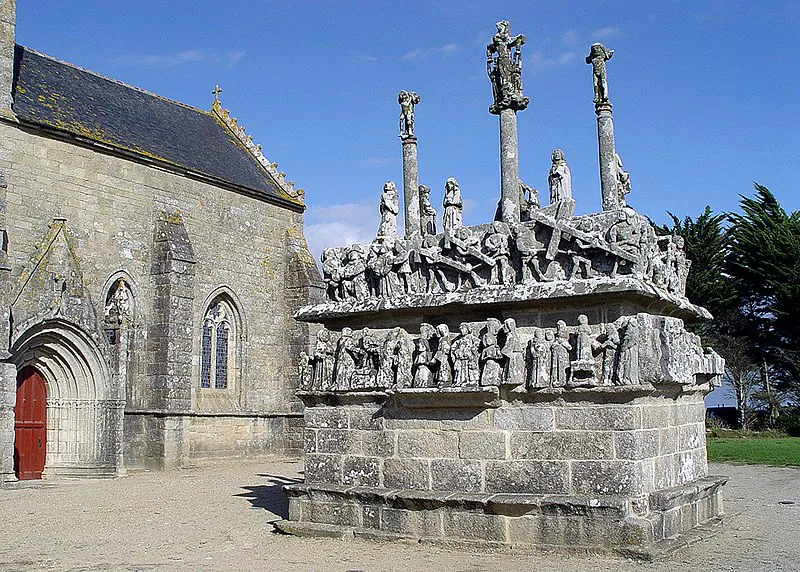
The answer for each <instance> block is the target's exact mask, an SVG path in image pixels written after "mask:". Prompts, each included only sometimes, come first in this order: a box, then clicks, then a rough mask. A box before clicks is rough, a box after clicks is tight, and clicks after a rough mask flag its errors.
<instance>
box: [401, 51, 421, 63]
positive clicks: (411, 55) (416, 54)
mask: <svg viewBox="0 0 800 572" xmlns="http://www.w3.org/2000/svg"><path fill="white" fill-rule="evenodd" d="M424 55H425V54H424V53H423V51H422V50H421V49H419V48H417V49H416V50H411V51H410V52H406V53H404V54H403V55H402V56H400V59H401V60H403V61H404V62H407V61H411V60H418V59H420V58H421V57H423V56H424Z"/></svg>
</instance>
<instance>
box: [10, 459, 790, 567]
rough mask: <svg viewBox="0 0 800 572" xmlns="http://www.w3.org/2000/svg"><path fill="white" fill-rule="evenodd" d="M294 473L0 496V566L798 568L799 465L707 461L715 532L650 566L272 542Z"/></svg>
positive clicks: (33, 488)
mask: <svg viewBox="0 0 800 572" xmlns="http://www.w3.org/2000/svg"><path fill="white" fill-rule="evenodd" d="M301 469H302V465H301V463H299V462H297V461H292V460H286V459H277V458H274V459H272V458H269V459H258V460H243V461H234V462H231V463H230V464H227V465H221V464H216V465H207V466H200V467H195V468H190V469H179V470H174V471H168V472H164V473H149V472H148V473H138V474H133V475H130V476H128V477H125V478H121V479H115V480H76V481H72V480H62V481H50V482H40V483H39V484H36V485H29V484H27V485H24V486H15V487H14V488H5V489H0V516H2V528H0V570H15V571H16V570H20V571H28V570H81V571H91V570H126V571H138V570H158V571H172V570H177V571H183V570H186V571H189V570H191V571H194V570H258V571H260V572H261V571H268V570H280V571H295V570H297V571H307V570H320V571H341V572H346V571H348V570H364V571H368V572H373V571H379V570H402V571H403V572H410V571H414V570H424V571H425V572H438V571H472V570H475V571H478V570H514V569H519V570H542V571H564V572H572V571H574V572H578V571H585V570H622V571H627V570H652V571H659V572H660V571H664V572H666V571H692V572H700V571H702V570H713V571H714V572H719V571H722V572H728V571H759V572H760V571H772V570H797V571H800V469H779V468H769V467H753V466H734V465H712V472H713V473H715V474H728V475H730V476H731V480H730V482H729V484H728V485H727V487H726V493H725V509H726V512H728V513H731V514H733V515H734V516H732V517H731V518H730V520H729V524H728V525H727V528H726V529H725V530H724V531H723V532H722V533H721V534H720V535H718V536H717V537H715V538H713V539H711V540H709V541H705V542H702V543H699V544H697V545H694V546H691V547H689V548H687V549H685V550H683V551H681V552H679V553H678V554H677V555H676V556H674V557H673V558H672V559H671V560H669V561H665V562H657V563H653V564H643V563H637V562H632V561H628V560H622V559H613V558H605V557H592V558H586V557H565V556H562V555H522V554H508V553H505V552H503V553H480V552H471V551H465V550H448V549H443V548H436V547H431V546H427V545H419V544H377V543H371V542H366V541H356V540H350V541H341V540H330V539H306V538H295V537H290V536H283V535H278V534H275V533H273V532H272V526H271V524H270V523H271V522H272V521H274V520H277V519H279V518H281V517H282V516H283V515H285V514H286V501H285V498H284V497H283V494H282V492H281V489H280V487H281V485H283V484H285V483H287V482H291V481H293V480H295V479H298V478H299V471H300V470H301ZM780 501H784V502H786V501H792V502H794V504H781V502H780Z"/></svg>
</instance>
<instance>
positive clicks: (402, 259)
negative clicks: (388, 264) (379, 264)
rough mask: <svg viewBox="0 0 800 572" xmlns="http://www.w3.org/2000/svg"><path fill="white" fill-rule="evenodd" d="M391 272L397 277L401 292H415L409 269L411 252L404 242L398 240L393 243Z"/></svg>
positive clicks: (415, 288)
mask: <svg viewBox="0 0 800 572" xmlns="http://www.w3.org/2000/svg"><path fill="white" fill-rule="evenodd" d="M392 254H393V260H392V272H393V273H394V274H395V275H396V276H397V279H398V281H399V283H400V287H401V288H402V291H403V292H405V293H406V294H408V293H409V292H415V291H416V290H417V286H416V284H415V283H414V273H413V271H412V269H411V251H410V250H409V248H408V245H407V244H406V241H405V240H402V239H399V240H396V241H395V243H394V251H393V252H392Z"/></svg>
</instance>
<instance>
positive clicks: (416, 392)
mask: <svg viewBox="0 0 800 572" xmlns="http://www.w3.org/2000/svg"><path fill="white" fill-rule="evenodd" d="M389 393H390V395H392V396H393V397H394V399H395V400H397V402H398V403H399V404H400V405H402V406H403V407H406V408H408V409H471V408H497V407H500V405H501V401H500V399H499V397H500V389H499V388H498V387H495V386H484V387H443V388H410V389H397V390H394V391H391V392H389Z"/></svg>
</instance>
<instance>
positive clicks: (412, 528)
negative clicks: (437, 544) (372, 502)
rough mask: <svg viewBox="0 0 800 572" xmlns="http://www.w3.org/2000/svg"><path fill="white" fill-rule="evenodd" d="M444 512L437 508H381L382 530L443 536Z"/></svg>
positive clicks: (424, 535) (426, 535) (416, 534)
mask: <svg viewBox="0 0 800 572" xmlns="http://www.w3.org/2000/svg"><path fill="white" fill-rule="evenodd" d="M441 520H442V513H441V512H439V511H435V510H417V511H415V510H405V509H395V508H382V509H381V530H384V531H386V532H393V533H396V534H403V535H409V536H421V537H439V536H442V524H441Z"/></svg>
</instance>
